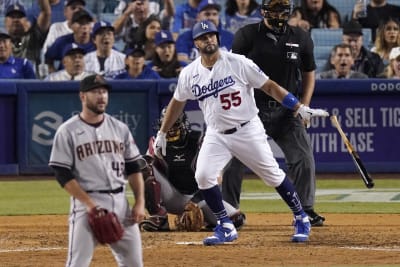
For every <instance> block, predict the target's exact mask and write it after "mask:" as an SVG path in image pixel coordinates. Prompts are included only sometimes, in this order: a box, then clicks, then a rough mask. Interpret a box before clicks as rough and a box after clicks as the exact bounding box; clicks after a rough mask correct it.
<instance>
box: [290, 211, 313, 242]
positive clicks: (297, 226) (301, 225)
mask: <svg viewBox="0 0 400 267" xmlns="http://www.w3.org/2000/svg"><path fill="white" fill-rule="evenodd" d="M310 231H311V224H310V220H309V219H308V216H307V215H306V214H304V215H297V216H295V217H294V235H293V236H292V242H306V241H308V236H309V235H310Z"/></svg>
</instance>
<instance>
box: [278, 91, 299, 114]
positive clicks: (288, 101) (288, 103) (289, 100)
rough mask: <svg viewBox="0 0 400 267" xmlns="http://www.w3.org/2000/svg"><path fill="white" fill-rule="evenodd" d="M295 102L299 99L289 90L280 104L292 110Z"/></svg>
mask: <svg viewBox="0 0 400 267" xmlns="http://www.w3.org/2000/svg"><path fill="white" fill-rule="evenodd" d="M297 103H299V100H298V99H297V98H296V97H295V96H294V95H293V94H292V93H290V92H289V93H288V94H287V95H286V96H285V98H283V100H282V106H284V107H285V108H289V109H292V110H293V109H294V107H295V106H296V105H297Z"/></svg>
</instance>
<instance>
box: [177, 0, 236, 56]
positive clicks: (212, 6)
mask: <svg viewBox="0 0 400 267" xmlns="http://www.w3.org/2000/svg"><path fill="white" fill-rule="evenodd" d="M220 10H221V6H220V5H218V4H216V3H215V2H214V1H213V0H203V1H202V2H201V3H200V5H199V13H198V14H197V20H198V21H202V20H209V21H211V22H212V23H214V25H215V26H217V28H218V32H219V42H220V45H219V46H220V48H221V49H226V50H228V51H229V50H231V47H232V42H233V33H231V32H230V31H227V30H224V29H222V27H221V24H220V17H219V12H220ZM176 52H177V53H178V60H180V61H185V62H191V61H193V60H194V59H196V58H197V57H198V56H199V51H198V50H197V48H196V47H195V45H194V42H193V36H192V30H189V31H185V32H183V33H181V34H180V35H179V36H178V39H177V40H176Z"/></svg>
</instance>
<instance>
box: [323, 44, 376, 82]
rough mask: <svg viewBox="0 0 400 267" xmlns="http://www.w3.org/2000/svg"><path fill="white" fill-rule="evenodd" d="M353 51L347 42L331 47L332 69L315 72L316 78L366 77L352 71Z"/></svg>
mask: <svg viewBox="0 0 400 267" xmlns="http://www.w3.org/2000/svg"><path fill="white" fill-rule="evenodd" d="M353 55H354V53H353V52H352V47H351V46H350V45H348V44H338V45H335V46H334V47H333V49H332V57H331V64H332V65H333V67H334V68H333V69H332V70H328V71H324V72H321V73H317V75H316V79H363V78H368V76H367V75H366V74H364V73H361V72H358V71H353V70H352V69H351V67H352V66H353V64H354V57H353Z"/></svg>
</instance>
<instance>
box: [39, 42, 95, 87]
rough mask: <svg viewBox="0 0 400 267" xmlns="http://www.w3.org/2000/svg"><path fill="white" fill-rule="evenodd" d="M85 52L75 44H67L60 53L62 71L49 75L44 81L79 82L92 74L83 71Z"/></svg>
mask: <svg viewBox="0 0 400 267" xmlns="http://www.w3.org/2000/svg"><path fill="white" fill-rule="evenodd" d="M85 53H86V52H85V50H84V49H83V48H80V47H79V46H78V45H76V44H68V45H67V46H65V48H64V51H63V52H62V63H63V66H64V69H62V70H59V71H56V72H53V73H50V74H49V75H48V76H47V77H46V78H45V80H46V81H72V80H74V81H80V80H82V79H83V78H85V77H86V76H89V75H91V74H93V73H91V72H87V71H85V61H84V60H83V57H84V55H85Z"/></svg>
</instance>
